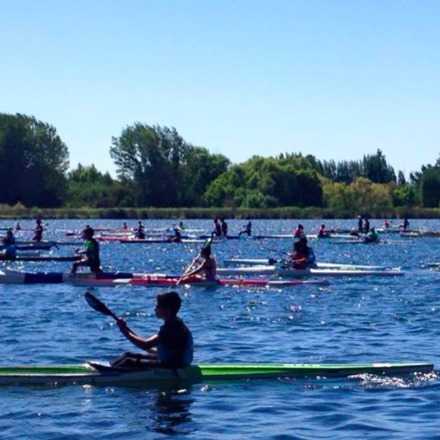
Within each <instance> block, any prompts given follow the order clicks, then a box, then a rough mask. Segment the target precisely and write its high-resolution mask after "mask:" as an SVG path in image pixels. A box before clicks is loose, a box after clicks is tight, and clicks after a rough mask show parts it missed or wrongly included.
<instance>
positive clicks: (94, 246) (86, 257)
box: [71, 226, 102, 274]
mask: <svg viewBox="0 0 440 440" xmlns="http://www.w3.org/2000/svg"><path fill="white" fill-rule="evenodd" d="M94 234H95V231H94V230H93V228H91V227H90V226H87V227H86V228H85V229H84V231H83V232H82V236H83V238H84V240H85V241H84V250H82V251H79V252H78V254H79V255H80V256H81V259H80V260H79V261H76V262H75V263H73V265H72V270H71V273H76V271H77V270H78V267H82V266H85V267H90V271H91V272H93V273H95V274H99V273H101V272H102V270H101V259H100V256H99V243H98V242H97V241H96V240H95V239H94V238H93V235H94Z"/></svg>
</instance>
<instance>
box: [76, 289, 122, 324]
mask: <svg viewBox="0 0 440 440" xmlns="http://www.w3.org/2000/svg"><path fill="white" fill-rule="evenodd" d="M84 298H85V299H86V301H87V304H88V305H89V306H90V307H91V308H92V309H93V310H96V311H97V312H99V313H102V314H103V315H106V316H111V317H112V318H113V319H114V320H115V321H118V320H119V318H118V317H117V316H116V315H115V314H114V313H113V312H112V311H111V310H110V309H109V308H108V307H107V306H106V305H105V304H104V303H103V302H102V301H100V300H99V299H98V298H96V296H95V295H93V294H91V293H90V292H89V291H87V292H86V293H85V294H84Z"/></svg>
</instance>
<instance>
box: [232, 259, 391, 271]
mask: <svg viewBox="0 0 440 440" xmlns="http://www.w3.org/2000/svg"><path fill="white" fill-rule="evenodd" d="M281 261H282V260H278V261H277V260H275V259H274V258H229V259H226V260H224V263H225V265H226V266H267V265H273V264H276V263H277V262H281ZM316 267H317V268H318V269H341V270H387V269H390V268H391V267H387V266H373V265H364V264H343V263H325V262H322V263H321V262H319V263H316Z"/></svg>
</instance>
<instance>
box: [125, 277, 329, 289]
mask: <svg viewBox="0 0 440 440" xmlns="http://www.w3.org/2000/svg"><path fill="white" fill-rule="evenodd" d="M179 280H180V278H177V277H158V276H144V277H139V278H131V279H126V280H118V281H117V282H118V283H120V284H131V285H134V286H146V287H155V286H159V287H160V286H171V287H174V286H177V283H178V281H179ZM179 284H181V285H192V286H200V287H217V286H219V287H221V286H225V287H227V286H229V287H287V286H300V285H304V284H305V285H307V284H312V285H313V284H315V285H321V286H322V285H328V284H329V283H328V281H326V280H298V279H296V280H268V279H263V278H251V279H245V278H221V279H218V280H216V281H207V280H201V279H199V278H193V279H189V280H185V281H182V282H181V283H179Z"/></svg>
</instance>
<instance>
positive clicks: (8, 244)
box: [2, 228, 17, 260]
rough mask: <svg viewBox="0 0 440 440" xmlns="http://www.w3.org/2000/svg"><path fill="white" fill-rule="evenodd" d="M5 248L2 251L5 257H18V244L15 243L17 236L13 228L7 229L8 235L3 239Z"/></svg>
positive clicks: (13, 258) (12, 258) (11, 258)
mask: <svg viewBox="0 0 440 440" xmlns="http://www.w3.org/2000/svg"><path fill="white" fill-rule="evenodd" d="M2 243H3V247H4V250H3V252H2V256H3V258H5V259H7V260H15V258H16V257H17V246H16V244H15V236H14V232H13V231H12V228H9V229H8V230H7V231H6V236H5V237H3V240H2Z"/></svg>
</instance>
